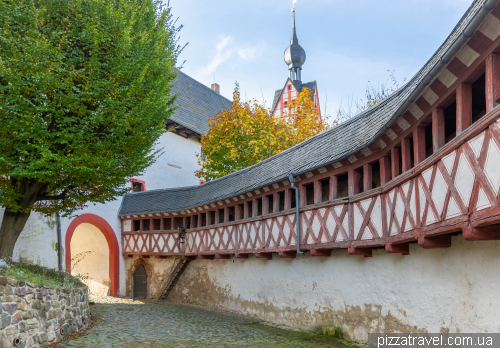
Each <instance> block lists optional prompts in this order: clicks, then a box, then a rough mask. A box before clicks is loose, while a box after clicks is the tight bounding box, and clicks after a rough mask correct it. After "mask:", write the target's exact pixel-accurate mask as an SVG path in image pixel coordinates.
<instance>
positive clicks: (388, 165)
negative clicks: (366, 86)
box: [122, 6, 500, 260]
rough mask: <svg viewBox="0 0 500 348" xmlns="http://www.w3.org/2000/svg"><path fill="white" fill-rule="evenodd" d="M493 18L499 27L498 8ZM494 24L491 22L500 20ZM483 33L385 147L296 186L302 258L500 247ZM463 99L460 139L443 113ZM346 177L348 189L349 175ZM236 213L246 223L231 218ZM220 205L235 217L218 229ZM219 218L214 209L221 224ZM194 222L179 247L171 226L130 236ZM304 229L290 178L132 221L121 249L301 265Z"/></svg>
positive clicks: (498, 91) (493, 78)
mask: <svg viewBox="0 0 500 348" xmlns="http://www.w3.org/2000/svg"><path fill="white" fill-rule="evenodd" d="M488 16H494V17H495V18H496V21H498V20H499V19H500V7H498V6H497V8H495V9H494V10H493V11H492V13H491V14H490V15H488ZM488 18H490V19H488ZM491 18H492V17H486V19H485V21H488V20H490V22H491V23H496V22H495V21H491ZM495 25H497V24H495ZM481 28H482V27H480V29H479V30H478V31H476V33H475V34H474V35H473V36H472V37H471V38H470V39H469V42H468V43H467V44H466V46H467V50H465V51H464V50H462V51H459V53H458V54H457V56H456V57H455V58H453V59H451V60H450V62H449V63H448V65H447V66H446V67H445V68H444V69H443V70H442V71H441V72H440V73H438V74H437V76H436V78H435V79H434V80H433V81H431V83H430V84H429V85H428V86H427V88H426V89H424V91H423V92H422V94H421V96H420V97H418V98H417V99H416V100H415V102H414V103H413V104H412V105H411V106H410V108H409V109H408V110H407V111H406V112H405V113H403V115H402V116H401V117H400V118H399V119H398V120H396V122H395V123H394V124H393V125H392V126H391V127H390V128H389V129H388V130H387V131H386V132H385V133H384V134H383V135H382V136H381V137H380V138H379V139H378V140H377V141H375V142H374V143H373V144H372V145H370V146H369V147H367V148H365V149H363V150H361V151H359V152H358V153H355V154H353V155H351V156H350V157H348V158H346V159H343V160H341V161H339V162H336V163H332V164H329V165H325V166H324V167H321V168H318V169H315V170H313V171H311V172H308V173H304V174H300V175H299V176H298V177H297V178H296V180H297V185H298V187H299V190H300V195H301V197H300V226H301V241H300V242H301V250H302V251H304V252H305V251H309V252H310V254H311V255H312V256H323V257H325V256H329V255H330V254H331V250H334V249H346V251H347V252H348V253H349V254H351V255H359V256H364V257H371V256H372V250H373V249H374V248H377V249H382V248H383V249H385V251H386V252H388V253H399V254H402V255H409V253H410V243H415V244H418V245H420V247H422V248H426V249H433V248H447V247H450V246H451V235H453V234H456V233H459V232H462V233H463V236H464V238H465V239H466V240H492V239H500V195H499V192H500V108H497V107H496V103H495V100H497V99H498V98H499V97H500V58H499V56H498V55H497V53H496V52H497V51H499V49H498V47H499V46H500V36H499V35H500V28H498V30H496V31H495V33H496V32H498V34H495V36H494V37H493V34H492V32H493V31H491V30H490V31H489V32H487V34H488V35H486V34H482V32H481V31H480V30H481ZM490 29H491V28H490ZM485 35H486V36H485ZM471 50H472V51H473V52H475V54H472V55H471V54H469V55H468V56H467V57H469V58H470V57H473V58H474V59H472V58H470V59H468V60H464V58H463V57H464V54H465V53H467V52H469V53H470V52H471ZM464 52H465V53H464ZM461 57H462V58H461ZM461 59H462V60H461ZM483 75H484V80H482V81H485V82H484V87H482V88H483V90H484V95H485V96H486V105H485V109H486V114H484V112H482V113H480V115H483V114H484V115H483V116H477V115H473V104H474V98H475V96H474V90H473V88H472V86H473V84H475V83H476V81H480V77H481V76H483ZM476 86H477V83H476ZM453 102H456V136H455V135H453V136H452V137H451V138H447V139H445V135H446V134H445V129H446V120H449V118H446V117H445V116H446V112H445V110H446V108H448V107H449V106H450V105H451V104H453ZM476 111H477V110H476ZM474 112H475V111H474ZM476 114H477V113H476ZM474 117H475V118H474ZM427 125H430V126H431V127H432V139H426V128H425V126H427ZM427 129H429V128H427ZM446 141H448V142H446ZM412 151H413V154H412ZM412 155H413V163H412ZM377 162H378V165H377V167H379V168H380V186H379V187H376V188H373V184H372V180H373V179H374V177H375V176H374V175H373V170H372V169H373V168H374V164H375V163H377ZM345 174H348V180H347V183H346V182H345V180H344V179H342V180H341V179H340V178H344V177H345ZM311 184H312V186H311ZM327 185H328V187H326V186H327ZM311 187H312V191H311V189H310V188H311ZM345 193H348V195H347V196H346V194H345ZM309 195H312V196H309ZM270 197H272V204H271V203H270V201H269V199H270ZM308 197H313V199H308ZM325 197H327V198H328V200H326V201H325ZM280 200H284V201H283V202H281V201H280ZM308 203H309V204H308ZM232 207H234V211H235V215H236V217H235V219H234V221H229V220H228V209H229V208H232ZM240 207H241V208H240ZM221 209H222V211H224V212H225V213H224V215H225V216H224V217H225V219H224V222H220V223H217V222H218V221H219V220H217V216H218V214H219V211H220V210H221ZM250 209H251V211H250ZM240 210H242V212H241V213H238V212H239V211H240ZM210 212H215V216H216V221H215V222H214V221H211V220H212V219H211V218H210V216H211V213H210ZM203 214H206V218H205V219H204V220H203V221H205V225H202V224H201V221H202V215H203ZM194 215H197V216H198V218H197V221H198V226H194V225H193V223H192V222H191V226H190V228H189V229H188V230H187V233H186V238H185V239H184V241H185V243H179V238H178V234H177V231H175V230H174V229H173V227H171V228H166V227H167V226H164V225H163V224H162V225H161V227H162V228H161V230H160V231H156V230H149V231H144V230H141V232H132V231H133V226H134V223H135V222H134V221H135V220H141V223H140V226H141V228H143V226H144V224H143V223H142V220H150V222H149V224H146V225H147V226H154V222H153V220H154V219H161V220H162V221H163V220H167V219H170V221H172V222H171V223H172V226H173V224H174V222H173V221H174V219H175V218H179V217H189V218H190V219H191V220H190V221H194V220H193V218H192V216H194ZM296 223H297V221H296V215H295V201H294V193H293V192H292V190H291V189H290V183H289V182H288V180H284V181H281V182H279V183H275V184H272V185H269V186H266V187H262V188H260V189H257V190H253V191H251V192H248V193H245V194H242V195H238V196H236V197H233V198H231V199H226V200H224V201H220V202H214V203H211V204H208V205H204V206H200V207H196V208H194V209H190V210H186V211H181V212H170V213H158V214H147V215H135V216H125V217H122V224H123V225H122V230H123V233H122V243H123V253H124V254H125V255H155V256H169V255H183V257H189V258H195V257H199V258H203V259H226V258H227V257H229V256H228V255H234V256H235V257H236V258H248V255H249V254H254V255H255V257H257V258H263V259H267V260H272V259H273V253H275V255H274V256H275V257H274V258H275V259H276V258H279V257H283V258H294V257H295V256H296V255H295V251H296V233H295V227H296ZM151 228H153V227H150V229H151Z"/></svg>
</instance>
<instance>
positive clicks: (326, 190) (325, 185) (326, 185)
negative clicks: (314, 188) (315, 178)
mask: <svg viewBox="0 0 500 348" xmlns="http://www.w3.org/2000/svg"><path fill="white" fill-rule="evenodd" d="M320 183H321V202H328V201H329V200H330V178H326V179H323V180H320Z"/></svg>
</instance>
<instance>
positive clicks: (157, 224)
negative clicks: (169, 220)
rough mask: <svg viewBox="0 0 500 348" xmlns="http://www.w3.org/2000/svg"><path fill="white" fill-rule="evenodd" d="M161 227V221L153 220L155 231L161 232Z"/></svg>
mask: <svg viewBox="0 0 500 348" xmlns="http://www.w3.org/2000/svg"><path fill="white" fill-rule="evenodd" d="M160 225H161V219H154V220H153V230H154V231H159V230H160Z"/></svg>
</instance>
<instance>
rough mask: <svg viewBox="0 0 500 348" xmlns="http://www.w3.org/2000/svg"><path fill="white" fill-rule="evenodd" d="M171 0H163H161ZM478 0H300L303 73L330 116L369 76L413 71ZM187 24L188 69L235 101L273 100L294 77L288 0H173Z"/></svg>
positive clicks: (359, 93)
mask: <svg viewBox="0 0 500 348" xmlns="http://www.w3.org/2000/svg"><path fill="white" fill-rule="evenodd" d="M165 1H166V0H165ZM471 3H472V0H404V1H402V0H378V1H374V0H356V1H353V0H297V1H296V4H295V8H296V26H297V37H298V39H299V44H300V45H301V46H302V47H303V48H304V50H305V51H306V55H307V59H306V62H305V64H304V65H303V69H302V82H304V83H305V82H309V81H314V80H315V81H316V82H317V85H318V94H319V98H320V105H321V112H322V114H325V111H326V113H327V114H329V115H332V114H336V111H337V110H338V108H339V107H340V106H342V107H344V108H347V109H349V104H351V105H352V104H353V103H352V101H353V100H359V99H360V98H363V97H364V94H365V90H366V86H367V83H368V81H370V82H371V84H373V85H379V84H383V83H386V82H387V81H388V79H389V78H390V75H389V72H388V71H393V72H394V76H395V77H396V80H397V81H398V82H399V83H400V84H403V83H404V79H406V80H409V79H411V78H412V77H413V76H414V75H415V74H416V73H417V72H418V71H419V70H420V69H421V68H422V67H423V66H424V64H425V63H426V62H427V61H428V60H429V59H430V58H431V56H432V55H433V54H434V52H435V51H436V50H437V49H438V48H439V46H440V45H441V44H442V43H443V42H444V41H445V40H446V38H447V37H448V35H449V34H450V33H451V31H452V30H453V28H454V27H455V25H456V24H457V23H458V22H459V20H460V19H461V18H462V16H463V15H464V13H465V12H466V10H467V9H468V7H469V6H470V5H471ZM170 6H171V7H172V12H173V14H174V17H178V22H177V23H178V24H182V25H183V28H182V30H181V32H180V43H181V44H185V43H188V45H187V46H186V48H185V49H184V51H183V52H182V53H181V55H180V57H179V64H181V63H182V62H184V64H183V71H184V73H186V74H188V75H190V76H191V77H193V78H195V79H196V80H198V81H200V82H201V83H203V84H205V85H207V86H210V84H211V83H213V82H214V81H215V82H217V83H218V84H219V85H220V88H221V94H222V95H224V96H225V97H227V98H229V99H231V100H232V93H233V90H234V85H235V82H236V81H237V82H238V83H239V85H240V90H241V95H242V98H243V99H247V100H248V99H257V100H259V101H261V102H262V101H264V102H265V103H266V106H267V107H270V105H271V103H272V99H273V96H274V91H275V90H277V89H281V88H283V86H284V84H285V82H286V79H287V77H288V76H289V72H288V67H287V65H286V64H285V62H284V60H283V53H284V51H285V49H286V48H287V47H288V46H289V45H290V39H291V36H292V13H291V8H292V0H254V1H241V0H211V1H201V0H170Z"/></svg>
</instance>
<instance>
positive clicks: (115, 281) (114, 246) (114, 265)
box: [65, 214, 120, 296]
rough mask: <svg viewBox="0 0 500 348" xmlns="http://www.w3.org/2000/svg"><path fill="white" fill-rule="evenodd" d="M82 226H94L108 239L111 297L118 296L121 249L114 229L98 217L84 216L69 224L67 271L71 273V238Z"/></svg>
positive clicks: (66, 244) (66, 248)
mask: <svg viewBox="0 0 500 348" xmlns="http://www.w3.org/2000/svg"><path fill="white" fill-rule="evenodd" d="M81 224H91V225H94V226H95V227H97V228H98V229H99V230H100V231H101V232H102V234H103V235H104V237H106V241H107V242H108V246H109V279H110V281H111V287H110V292H111V296H118V295H119V287H120V259H119V255H120V247H119V245H118V239H117V238H116V234H115V231H113V228H112V227H111V226H110V225H109V223H108V222H107V221H106V220H104V219H103V218H102V217H100V216H98V215H95V214H82V215H80V216H78V217H77V218H75V219H73V221H71V223H70V224H69V227H68V230H67V231H66V239H65V250H66V271H67V272H71V238H72V237H73V233H75V230H76V228H77V227H78V226H79V225H81Z"/></svg>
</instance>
